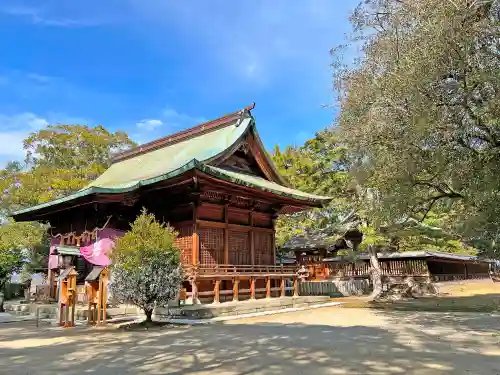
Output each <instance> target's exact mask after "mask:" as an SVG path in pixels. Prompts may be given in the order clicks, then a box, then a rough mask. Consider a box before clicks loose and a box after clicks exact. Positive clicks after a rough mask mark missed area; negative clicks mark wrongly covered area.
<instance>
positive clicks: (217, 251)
mask: <svg viewBox="0 0 500 375" xmlns="http://www.w3.org/2000/svg"><path fill="white" fill-rule="evenodd" d="M198 234H199V237H200V263H201V264H210V265H215V264H223V263H224V230H223V229H221V228H200V229H199V231H198Z"/></svg>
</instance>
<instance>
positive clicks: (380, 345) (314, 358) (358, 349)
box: [0, 307, 500, 375]
mask: <svg viewBox="0 0 500 375" xmlns="http://www.w3.org/2000/svg"><path fill="white" fill-rule="evenodd" d="M89 373H91V374H92V373H93V374H98V375H110V374H179V375H180V374H183V375H184V374H196V375H208V374H217V375H230V374H231V375H236V374H238V375H250V374H252V375H257V374H273V375H278V374H286V375H295V374H311V375H323V374H350V375H352V374H389V375H390V374H406V375H410V374H416V375H417V374H418V375H440V374H469V375H471V374H473V375H480V374H485V375H495V374H500V317H499V316H494V315H489V314H480V313H472V314H470V313H469V314H467V313H461V314H460V313H453V314H451V313H422V312H419V313H411V312H387V311H384V312H374V311H371V310H369V309H342V308H335V307H331V308H321V309H316V310H309V311H300V312H295V313H287V314H278V315H271V316H262V317H256V318H249V319H238V320H234V321H229V322H225V323H224V324H211V325H207V326H195V327H174V328H165V329H161V330H153V331H149V332H145V331H144V332H126V331H125V332H124V331H120V330H100V329H87V328H74V329H61V328H54V327H49V326H40V327H39V328H36V327H35V324H34V323H33V322H22V323H9V324H3V325H1V326H0V374H2V375H3V374H9V375H15V374H23V375H27V374H30V375H42V374H44V375H45V374H47V375H48V374H51V375H53V374H65V375H74V374H89Z"/></svg>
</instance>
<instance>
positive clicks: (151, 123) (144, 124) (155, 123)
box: [135, 120, 163, 131]
mask: <svg viewBox="0 0 500 375" xmlns="http://www.w3.org/2000/svg"><path fill="white" fill-rule="evenodd" d="M135 125H136V126H137V127H138V128H139V129H143V130H147V131H151V130H154V129H156V128H158V127H160V126H162V125H163V122H162V121H161V120H141V121H139V122H137V123H136V124H135Z"/></svg>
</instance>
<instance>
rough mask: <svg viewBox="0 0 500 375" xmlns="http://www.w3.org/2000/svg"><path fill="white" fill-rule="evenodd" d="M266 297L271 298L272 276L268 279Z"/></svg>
mask: <svg viewBox="0 0 500 375" xmlns="http://www.w3.org/2000/svg"><path fill="white" fill-rule="evenodd" d="M266 298H271V278H270V277H268V278H267V279H266Z"/></svg>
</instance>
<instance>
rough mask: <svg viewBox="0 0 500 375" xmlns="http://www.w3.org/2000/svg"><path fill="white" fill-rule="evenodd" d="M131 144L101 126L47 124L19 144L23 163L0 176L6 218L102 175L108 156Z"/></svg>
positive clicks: (12, 165) (77, 188) (65, 193)
mask: <svg viewBox="0 0 500 375" xmlns="http://www.w3.org/2000/svg"><path fill="white" fill-rule="evenodd" d="M134 145H135V143H134V142H133V141H132V140H130V138H128V136H127V135H126V134H125V133H123V132H116V133H112V132H109V131H108V130H106V129H105V128H104V127H102V126H96V127H88V126H84V125H49V126H47V128H45V129H42V130H39V131H37V132H35V133H32V134H30V135H29V136H28V137H27V138H26V139H25V140H24V143H23V146H24V149H25V150H26V157H25V160H24V162H23V163H20V162H12V163H10V164H8V165H7V168H5V169H4V170H2V171H0V192H2V193H3V194H2V195H1V197H0V207H1V208H2V209H3V211H4V212H6V213H9V212H10V211H13V210H16V209H19V208H22V207H29V206H32V205H36V204H39V203H44V202H47V201H49V200H52V199H56V198H60V197H63V196H65V195H68V194H71V193H73V192H75V191H77V190H79V189H81V188H83V187H84V186H85V185H87V184H88V183H89V182H90V181H92V180H94V179H95V178H96V177H97V176H99V175H100V174H101V173H102V172H104V171H105V170H106V168H107V167H108V166H109V164H110V162H111V157H112V155H113V153H116V152H117V151H120V150H123V149H127V148H130V147H132V146H134ZM20 146H21V145H20Z"/></svg>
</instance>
